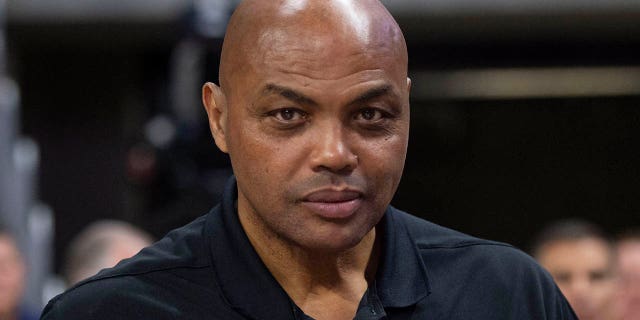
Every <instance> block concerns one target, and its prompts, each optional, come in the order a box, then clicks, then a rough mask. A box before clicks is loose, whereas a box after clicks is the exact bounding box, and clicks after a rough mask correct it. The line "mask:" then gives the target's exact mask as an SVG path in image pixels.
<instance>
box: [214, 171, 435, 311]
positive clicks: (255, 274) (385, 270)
mask: <svg viewBox="0 0 640 320" xmlns="http://www.w3.org/2000/svg"><path fill="white" fill-rule="evenodd" d="M236 199H237V187H236V180H235V177H231V178H230V179H229V182H228V183H227V185H226V187H225V191H224V194H223V197H222V202H221V204H220V206H219V208H218V210H214V211H213V212H212V213H211V214H209V216H208V217H207V224H206V227H205V233H206V236H207V237H208V241H209V244H210V248H211V250H210V253H211V260H212V262H211V263H212V265H213V268H214V273H215V276H216V282H217V283H218V284H219V286H220V288H221V290H222V292H223V295H224V297H225V299H226V300H227V302H228V303H229V304H230V306H231V307H233V308H234V309H236V310H238V311H239V312H240V313H242V314H243V315H244V316H246V317H249V318H252V319H259V318H265V317H268V318H269V319H294V312H293V310H294V309H293V305H292V303H291V301H290V299H289V297H288V295H287V293H286V292H285V291H284V289H282V287H281V286H280V284H279V283H278V282H277V281H276V280H275V278H274V277H273V276H272V275H271V273H270V272H269V271H268V270H267V268H266V266H265V265H264V263H263V262H262V260H261V259H260V257H259V256H258V254H257V253H256V252H255V250H254V248H253V246H252V245H251V243H250V242H249V239H248V238H247V236H246V234H245V232H244V230H243V229H242V226H241V224H240V221H239V219H238V215H237V212H236V208H235V201H236ZM394 215H395V209H393V208H389V209H387V211H386V212H385V215H384V217H383V219H382V220H381V222H380V223H379V224H378V226H377V227H379V228H380V229H381V230H382V236H383V239H382V241H381V243H382V248H383V253H382V260H381V261H382V263H381V265H380V266H379V267H378V272H377V276H376V287H377V291H378V294H379V297H380V300H381V301H382V304H383V305H384V307H406V306H410V305H413V304H415V303H417V302H418V301H420V300H421V299H422V298H424V297H425V296H426V295H427V294H428V287H429V284H428V279H427V275H426V270H425V268H424V265H423V263H422V259H421V257H420V255H419V253H418V251H417V248H416V247H415V244H414V243H413V241H412V240H411V238H410V236H409V233H408V231H407V229H406V227H405V226H404V225H403V224H402V223H401V221H399V219H397V218H396V217H394Z"/></svg>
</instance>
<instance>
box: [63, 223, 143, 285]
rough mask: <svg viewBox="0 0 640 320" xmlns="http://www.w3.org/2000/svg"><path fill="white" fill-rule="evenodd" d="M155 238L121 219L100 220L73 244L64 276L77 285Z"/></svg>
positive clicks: (90, 226)
mask: <svg viewBox="0 0 640 320" xmlns="http://www.w3.org/2000/svg"><path fill="white" fill-rule="evenodd" d="M151 242H152V240H151V236H150V235H148V234H147V233H146V232H144V231H142V230H140V229H138V228H136V227H135V226H133V225H131V224H128V223H126V222H123V221H117V220H99V221H96V222H94V223H92V224H90V225H89V226H88V227H86V228H85V229H84V230H82V232H80V233H79V234H78V235H77V236H76V237H75V238H74V239H73V240H72V241H71V244H70V245H69V249H68V252H67V256H66V260H65V267H64V277H65V280H66V282H67V284H68V285H70V286H71V285H74V284H76V283H78V282H80V281H81V280H83V279H85V278H88V277H90V276H92V275H94V274H96V273H98V271H100V270H102V269H104V268H111V267H113V266H115V265H116V264H117V263H118V262H120V260H123V259H126V258H129V257H132V256H133V255H135V254H136V253H138V251H140V250H141V249H142V248H144V247H146V246H148V245H150V244H151Z"/></svg>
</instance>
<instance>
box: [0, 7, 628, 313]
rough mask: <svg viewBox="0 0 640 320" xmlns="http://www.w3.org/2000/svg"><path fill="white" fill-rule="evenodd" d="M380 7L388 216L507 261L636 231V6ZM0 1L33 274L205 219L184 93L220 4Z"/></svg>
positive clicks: (199, 161) (19, 197) (206, 183)
mask: <svg viewBox="0 0 640 320" xmlns="http://www.w3.org/2000/svg"><path fill="white" fill-rule="evenodd" d="M383 2H384V3H385V4H386V5H387V6H388V8H389V9H390V11H391V12H392V14H393V15H394V16H395V17H396V19H397V20H398V22H399V24H400V26H401V27H402V29H403V30H404V32H405V36H406V39H407V43H408V46H409V55H410V66H409V68H410V70H409V74H410V76H411V78H412V79H413V88H412V124H411V125H412V129H411V130H412V132H411V138H410V147H409V154H408V158H407V163H406V168H405V176H404V178H403V181H402V183H401V185H400V188H399V190H398V193H397V195H396V198H395V199H394V202H393V204H394V205H395V206H396V207H398V208H400V209H406V210H408V211H410V212H414V213H422V215H423V217H425V218H427V219H429V220H431V221H434V222H436V223H439V224H442V225H445V226H449V227H452V228H454V229H457V230H460V231H463V232H466V233H469V234H472V235H475V236H479V237H484V238H491V239H496V240H500V241H505V242H509V243H512V244H514V245H516V246H519V247H523V248H524V247H525V246H526V244H527V243H528V241H529V240H530V239H529V237H530V235H532V234H533V233H534V232H535V231H536V230H538V229H540V228H541V227H542V226H543V225H544V224H546V223H547V222H548V221H550V220H554V219H558V218H563V217H582V218H586V219H589V220H591V221H594V222H596V223H598V224H599V225H601V226H602V227H603V228H605V229H606V230H607V231H609V232H612V233H614V232H617V231H619V230H622V229H624V228H625V227H626V226H629V225H638V224H640V219H638V213H639V212H640V196H639V195H640V194H639V191H640V165H639V164H640V148H638V146H639V145H640V108H639V107H638V106H639V105H640V24H639V23H638V21H640V2H638V1H628V0H627V1H624V0H608V1H590V0H564V1H561V2H550V1H536V0H522V1H512V0H430V1H424V0H387V1H383ZM0 3H2V4H3V5H4V8H0V12H2V14H3V19H2V29H3V39H4V41H2V50H0V51H1V52H2V53H1V60H2V62H1V64H2V75H1V76H2V78H1V79H3V80H2V81H1V84H2V85H0V92H2V95H0V96H1V97H2V99H1V100H2V101H0V111H1V112H3V114H0V153H1V155H0V160H1V161H4V162H0V173H2V175H1V176H2V177H4V178H0V183H1V184H0V199H4V200H5V201H4V202H3V203H4V207H3V204H1V203H0V209H2V210H0V211H4V212H5V215H6V216H7V217H14V218H15V217H20V218H19V219H14V218H7V219H14V220H15V221H14V222H13V225H14V228H16V229H19V230H21V231H22V232H23V234H24V235H25V236H24V237H23V238H22V240H21V241H22V244H23V247H29V246H36V244H38V246H39V247H40V248H43V249H41V250H40V251H37V252H34V253H33V254H34V257H33V258H32V260H33V259H35V261H49V262H46V263H45V262H42V263H43V265H42V266H41V268H43V272H59V271H60V268H61V263H62V261H61V259H62V255H63V253H64V250H65V248H66V246H67V244H68V242H69V241H70V240H71V238H72V237H73V236H74V235H75V234H76V233H77V232H78V231H79V230H80V229H82V228H83V227H84V226H86V225H88V224H89V223H91V222H92V221H96V220H98V219H121V220H125V221H128V222H132V223H134V224H136V225H138V226H140V227H142V228H143V229H145V230H147V231H148V232H150V233H152V234H153V235H154V236H155V237H160V236H161V235H163V234H164V233H166V232H167V231H168V230H170V229H172V228H175V227H177V226H180V225H182V224H184V223H186V222H188V221H190V220H192V219H193V218H194V217H195V216H198V215H201V214H204V213H206V211H208V209H209V208H210V207H211V206H212V205H214V204H215V203H216V202H217V200H218V197H219V194H220V192H221V187H222V185H223V184H224V182H225V180H226V178H227V177H228V176H229V175H230V174H231V170H230V168H229V162H228V159H227V157H226V156H225V155H224V154H222V153H220V152H219V151H218V150H217V148H216V147H215V145H214V144H213V141H212V139H211V137H210V133H209V131H208V125H207V122H206V116H205V114H204V110H203V109H202V107H201V103H200V89H201V85H202V83H203V82H204V81H217V59H218V56H219V52H220V46H221V43H222V36H223V34H224V28H225V24H226V21H227V19H228V17H229V15H230V13H231V12H232V10H233V8H234V6H235V5H236V1H232V0H192V1H184V0H138V1H128V0H117V1H116V0H109V1H107V0H93V1H83V0H67V1H55V0H48V1H45V0H40V1H23V0H13V1H12V0H8V1H6V3H5V2H2V1H0ZM8 79H13V80H8ZM18 92H19V96H18ZM5 131H6V132H5ZM3 137H4V138H3ZM25 137H29V138H28V139H27V138H25ZM25 167H26V168H30V169H28V170H26V171H24V170H23V171H19V172H23V174H22V175H21V176H19V177H16V176H13V175H11V177H10V175H9V174H5V172H9V170H12V169H16V168H25ZM13 171H15V170H12V172H13ZM16 181H18V182H16ZM10 200H11V201H10ZM0 202H2V201H0ZM47 230H48V231H47ZM34 233H39V234H40V236H39V238H37V237H36V239H35V240H34V238H33V237H34V236H33V234H34ZM29 234H31V236H29ZM53 239H55V241H53ZM52 241H53V242H52ZM46 248H53V252H54V254H53V255H52V256H50V255H49V253H48V252H47V250H46ZM38 259H39V260H38ZM43 281H44V280H42V279H32V282H34V283H35V284H34V285H33V286H32V287H31V289H30V292H32V293H31V296H33V298H31V300H32V301H33V302H34V303H36V304H37V303H38V299H39V298H38V297H37V294H35V295H34V294H33V292H37V291H38V290H41V286H42V285H41V283H42V282H43ZM39 283H40V284H39ZM38 286H40V287H38Z"/></svg>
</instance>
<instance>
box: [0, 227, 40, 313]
mask: <svg viewBox="0 0 640 320" xmlns="http://www.w3.org/2000/svg"><path fill="white" fill-rule="evenodd" d="M26 273H27V270H26V266H25V262H24V260H23V257H22V254H21V253H20V250H19V249H18V246H17V244H16V242H15V239H14V237H13V236H12V235H11V233H10V232H9V231H8V230H7V229H6V228H5V227H4V226H2V225H1V224H0V320H35V319H38V317H37V315H36V313H35V312H31V311H30V310H27V309H26V308H24V307H23V306H21V300H22V294H23V292H24V288H25V281H26Z"/></svg>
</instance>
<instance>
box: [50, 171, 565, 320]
mask: <svg viewBox="0 0 640 320" xmlns="http://www.w3.org/2000/svg"><path fill="white" fill-rule="evenodd" d="M236 192H237V191H236V184H235V180H233V179H232V180H231V181H230V182H229V184H228V185H227V187H226V190H225V193H224V196H223V200H222V203H221V204H220V205H218V206H217V207H215V208H214V209H212V210H211V212H209V213H208V214H206V215H205V216H202V217H200V218H198V219H196V220H195V221H193V222H192V223H190V224H188V225H186V226H184V227H182V228H180V229H176V230H174V231H171V232H170V233H169V234H167V236H166V237H164V238H163V239H161V240H160V241H158V242H157V243H155V244H154V245H152V246H150V247H148V248H145V249H144V250H142V251H141V252H140V253H139V254H137V255H136V256H135V257H133V258H131V259H127V260H124V261H123V262H121V263H119V264H118V265H117V266H116V267H115V268H112V269H107V270H103V271H101V272H100V273H99V274H98V275H96V276H94V277H92V278H90V279H88V280H86V281H83V282H81V283H80V284H78V285H76V286H75V287H73V288H71V289H69V290H68V291H67V292H65V293H63V294H61V295H59V296H57V297H55V298H54V299H52V300H51V301H50V302H49V304H48V305H47V307H46V308H45V310H44V312H43V315H42V319H46V320H52V319H65V320H74V319H82V320H90V319H105V320H106V319H109V320H117V319H193V320H196V319H225V320H226V319H229V320H234V319H255V320H259V319H290V320H299V319H309V317H307V316H306V315H304V313H303V312H302V310H300V309H299V308H298V307H297V306H296V305H295V304H294V303H293V302H292V301H291V299H289V297H288V296H287V294H286V292H285V291H284V290H283V289H282V287H281V286H280V285H279V284H278V282H277V281H276V280H275V279H274V278H273V276H272V275H271V274H270V273H269V271H268V270H267V268H266V267H265V265H264V264H263V263H262V261H261V260H260V258H259V257H258V255H257V253H256V252H255V251H254V249H253V247H252V246H251V244H250V243H249V240H248V238H247V236H246V234H245V233H244V231H243V229H242V227H241V225H240V222H239V220H238V216H237V214H236V210H235V208H234V203H235V200H236V198H237V196H236ZM377 228H378V233H377V234H378V235H379V236H381V237H382V239H381V243H382V258H381V260H380V261H381V264H380V265H379V267H378V272H377V275H376V279H375V281H374V282H373V283H371V284H370V286H369V289H368V290H367V292H366V294H365V295H364V296H363V299H362V301H361V303H360V306H359V308H358V313H357V315H356V319H491V320H499V319H517V320H526V319H532V320H533V319H535V320H544V319H576V317H575V315H574V313H573V311H571V308H570V307H569V305H568V304H567V302H566V300H565V299H564V297H563V296H562V294H561V293H560V292H559V290H558V289H557V287H556V286H555V284H554V283H553V281H552V280H551V277H550V276H549V275H548V274H547V273H546V272H544V271H543V270H542V269H541V268H540V267H539V266H538V265H537V264H536V263H535V262H534V261H533V260H532V259H531V258H530V257H529V256H527V255H526V254H524V253H522V252H521V251H519V250H517V249H514V248H513V247H511V246H509V245H506V244H502V243H497V242H492V241H486V240H481V239H477V238H473V237H470V236H467V235H464V234H461V233H459V232H456V231H452V230H449V229H446V228H443V227H440V226H438V225H435V224H432V223H430V222H427V221H424V220H421V219H418V218H416V217H413V216H411V215H409V214H407V213H404V212H402V211H399V210H396V209H394V208H392V207H390V208H389V209H388V210H387V211H386V213H385V215H384V217H383V218H382V220H381V222H380V223H379V224H378V226H377Z"/></svg>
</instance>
